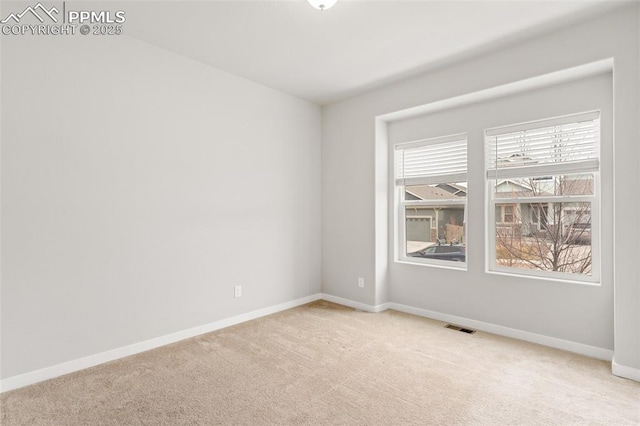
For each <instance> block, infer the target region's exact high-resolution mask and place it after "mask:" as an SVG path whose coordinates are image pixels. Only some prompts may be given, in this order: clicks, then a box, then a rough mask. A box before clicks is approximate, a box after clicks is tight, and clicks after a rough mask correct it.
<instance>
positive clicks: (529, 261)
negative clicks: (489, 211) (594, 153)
mask: <svg viewBox="0 0 640 426" xmlns="http://www.w3.org/2000/svg"><path fill="white" fill-rule="evenodd" d="M521 182H522V183H527V186H528V187H530V188H531V196H533V197H536V196H545V195H583V194H592V193H593V179H592V178H589V179H584V178H582V179H576V178H569V177H567V176H556V177H554V178H553V180H548V181H547V182H546V183H545V184H544V185H541V184H540V182H539V181H535V180H533V179H528V180H526V181H521ZM549 189H551V190H552V192H550V191H549ZM505 201H507V200H505ZM503 205H507V204H506V203H505V204H503ZM512 206H513V207H512V216H510V219H512V221H511V222H509V223H504V222H502V223H497V224H496V260H497V262H498V264H499V265H503V266H512V267H519V268H525V269H538V270H544V271H558V272H571V273H578V274H589V273H591V264H592V253H591V203H589V202H554V203H537V204H524V203H522V204H515V205H512Z"/></svg>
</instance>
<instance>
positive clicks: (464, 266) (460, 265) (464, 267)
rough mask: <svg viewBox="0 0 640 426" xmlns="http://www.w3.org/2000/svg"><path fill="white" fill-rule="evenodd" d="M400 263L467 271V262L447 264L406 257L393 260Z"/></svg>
mask: <svg viewBox="0 0 640 426" xmlns="http://www.w3.org/2000/svg"><path fill="white" fill-rule="evenodd" d="M394 262H395V263H398V264H400V265H414V266H426V267H429V268H439V269H449V270H453V271H465V272H466V271H467V263H466V262H447V263H455V264H456V265H458V266H456V265H449V264H447V263H440V262H437V263H436V262H433V263H432V262H412V261H410V260H407V259H396V260H395V261H394Z"/></svg>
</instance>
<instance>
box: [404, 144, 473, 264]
mask: <svg viewBox="0 0 640 426" xmlns="http://www.w3.org/2000/svg"><path fill="white" fill-rule="evenodd" d="M394 148H395V184H396V194H397V196H396V200H397V204H396V205H397V210H396V211H397V217H398V222H397V223H398V225H397V228H398V232H397V233H396V235H397V239H396V242H397V256H396V258H397V259H398V260H402V261H408V262H413V263H423V264H440V265H449V266H452V265H453V266H459V267H463V268H464V267H465V266H466V212H467V209H466V206H467V135H466V134H459V135H453V136H445V137H439V138H432V139H424V140H419V141H414V142H406V143H400V144H397V145H395V146H394ZM444 247H449V248H447V249H444ZM453 262H458V263H453Z"/></svg>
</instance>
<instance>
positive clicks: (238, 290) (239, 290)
mask: <svg viewBox="0 0 640 426" xmlns="http://www.w3.org/2000/svg"><path fill="white" fill-rule="evenodd" d="M233 290H234V297H240V296H242V286H241V285H237V286H235V287H234V288H233Z"/></svg>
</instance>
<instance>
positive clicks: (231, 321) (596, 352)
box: [0, 293, 640, 393]
mask: <svg viewBox="0 0 640 426" xmlns="http://www.w3.org/2000/svg"><path fill="white" fill-rule="evenodd" d="M320 299H322V300H327V301H329V302H333V303H337V304H340V305H344V306H348V307H351V308H354V309H359V310H361V311H365V312H374V313H376V312H383V311H385V310H387V309H394V310H396V311H400V312H405V313H408V314H413V315H418V316H421V317H426V318H431V319H435V320H439V321H443V322H448V323H453V324H456V325H461V326H464V327H469V328H474V329H477V330H482V331H486V332H489V333H493V334H498V335H501V336H505V337H512V338H515V339H520V340H525V341H528V342H533V343H539V344H541V345H545V346H550V347H553V348H558V349H563V350H566V351H570V352H575V353H579V354H582V355H586V356H589V357H593V358H598V359H603V360H607V361H612V370H613V374H615V375H616V376H620V377H625V378H627V379H631V380H636V381H640V369H637V368H632V367H627V366H624V365H620V364H616V363H615V361H613V351H611V350H609V349H603V348H598V347H594V346H589V345H584V344H582V343H576V342H571V341H567V340H562V339H557V338H555V337H549V336H543V335H540V334H535V333H530V332H527V331H522V330H516V329H513V328H509V327H503V326H500V325H495V324H491V323H485V322H482V321H476V320H471V319H467V318H463V317H458V316H455V315H448V314H443V313H440V312H436V311H430V310H426V309H421V308H415V307H412V306H407V305H402V304H399V303H393V302H389V303H383V304H380V305H375V306H374V305H367V304H365V303H360V302H356V301H353V300H350V299H345V298H343V297H338V296H332V295H330V294H325V293H318V294H314V295H311V296H307V297H303V298H300V299H296V300H292V301H290V302H285V303H281V304H279V305H275V306H270V307H267V308H263V309H258V310H256V311H253V312H248V313H246V314H241V315H237V316H234V317H231V318H225V319H222V320H219V321H215V322H212V323H209V324H205V325H201V326H198V327H194V328H190V329H188V330H183V331H179V332H176V333H172V334H168V335H166V336H160V337H157V338H154V339H150V340H145V341H143V342H139V343H134V344H132V345H128V346H124V347H121V348H117V349H112V350H109V351H106V352H102V353H98V354H94V355H90V356H87V357H84V358H80V359H76V360H73V361H69V362H65V363H62V364H58V365H54V366H51V367H46V368H42V369H40V370H35V371H31V372H28V373H24V374H20V375H17V376H13V377H9V378H6V379H3V380H0V393H2V392H7V391H10V390H13V389H18V388H21V387H24V386H28V385H31V384H34V383H38V382H42V381H44V380H48V379H52V378H55V377H59V376H62V375H65V374H69V373H73V372H76V371H80V370H83V369H85V368H89V367H94V366H96V365H99V364H103V363H105V362H110V361H115V360H117V359H120V358H124V357H127V356H130V355H135V354H137V353H140V352H145V351H148V350H151V349H155V348H158V347H161V346H164V345H168V344H171V343H175V342H178V341H180V340H184V339H189V338H191V337H195V336H199V335H201V334H205V333H210V332H212V331H216V330H220V329H222V328H225V327H230V326H232V325H236V324H240V323H243V322H247V321H251V320H253V319H256V318H260V317H264V316H266V315H271V314H274V313H276V312H280V311H284V310H286V309H291V308H295V307H296V306H300V305H304V304H306V303H310V302H314V301H316V300H320Z"/></svg>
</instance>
